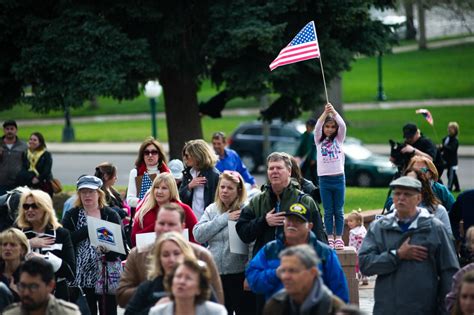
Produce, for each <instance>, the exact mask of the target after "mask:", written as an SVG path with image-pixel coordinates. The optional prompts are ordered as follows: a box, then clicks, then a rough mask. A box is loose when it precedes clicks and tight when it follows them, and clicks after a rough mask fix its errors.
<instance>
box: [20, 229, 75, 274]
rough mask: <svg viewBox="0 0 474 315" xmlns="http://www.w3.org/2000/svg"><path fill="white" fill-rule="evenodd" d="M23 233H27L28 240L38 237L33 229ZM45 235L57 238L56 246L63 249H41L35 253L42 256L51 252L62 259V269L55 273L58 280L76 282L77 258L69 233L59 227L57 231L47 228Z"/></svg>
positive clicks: (24, 230)
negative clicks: (64, 279)
mask: <svg viewBox="0 0 474 315" xmlns="http://www.w3.org/2000/svg"><path fill="white" fill-rule="evenodd" d="M23 233H25V235H26V237H27V238H28V239H31V238H34V237H36V235H37V234H36V233H35V232H34V231H33V230H32V229H23ZM44 234H47V235H51V236H53V237H55V242H54V244H55V245H56V244H58V245H62V249H59V248H58V249H54V250H48V249H47V248H39V249H38V250H35V252H38V253H39V254H42V255H45V254H46V253H47V252H51V253H52V254H54V255H55V256H57V257H59V258H61V259H62V262H61V267H60V268H59V269H58V271H56V273H55V275H56V278H66V279H67V280H70V281H72V280H74V276H75V273H76V258H75V253H74V246H73V245H72V241H71V236H70V235H69V231H68V230H66V229H65V228H62V227H59V228H57V229H56V230H53V229H48V228H47V229H46V231H45V232H44ZM56 280H57V279H56Z"/></svg>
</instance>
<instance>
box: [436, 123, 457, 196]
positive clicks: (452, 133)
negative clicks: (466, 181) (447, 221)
mask: <svg viewBox="0 0 474 315" xmlns="http://www.w3.org/2000/svg"><path fill="white" fill-rule="evenodd" d="M458 133H459V125H458V123H457V122H450V123H449V124H448V135H447V136H446V137H444V138H443V142H442V143H441V154H442V156H443V160H444V161H445V162H446V169H447V170H448V189H449V190H450V191H452V190H453V186H454V191H461V187H460V185H459V180H458V175H457V174H456V171H457V169H458V148H459V142H458Z"/></svg>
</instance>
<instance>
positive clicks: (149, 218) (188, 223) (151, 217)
mask: <svg viewBox="0 0 474 315" xmlns="http://www.w3.org/2000/svg"><path fill="white" fill-rule="evenodd" d="M172 202H174V203H177V204H178V205H180V206H181V208H183V210H184V224H185V226H184V227H185V228H186V229H188V232H189V241H190V242H193V243H196V244H199V243H198V242H196V240H195V239H194V236H193V227H194V225H195V224H196V223H197V222H198V221H197V218H196V216H195V215H194V212H193V210H192V209H191V208H190V207H189V206H188V205H186V204H184V203H182V202H180V201H177V200H175V201H172ZM140 206H141V205H138V208H137V212H136V213H135V217H134V219H133V226H132V236H131V238H132V246H133V247H135V246H136V244H135V241H136V235H137V234H140V233H149V232H153V231H155V222H156V217H157V215H158V209H159V208H158V207H155V208H153V209H151V210H150V211H148V212H147V214H145V216H144V217H143V228H142V227H140V222H139V221H138V213H139V212H140Z"/></svg>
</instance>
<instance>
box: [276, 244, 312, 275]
mask: <svg viewBox="0 0 474 315" xmlns="http://www.w3.org/2000/svg"><path fill="white" fill-rule="evenodd" d="M285 256H296V257H298V259H299V260H300V261H301V263H302V264H303V265H304V266H305V267H306V268H307V269H309V268H312V267H316V266H317V265H318V264H319V262H320V260H319V258H318V254H316V251H315V250H314V248H313V247H311V246H309V245H308V244H303V245H296V246H291V247H288V248H286V249H284V250H283V251H282V252H281V253H280V254H279V255H278V257H279V258H280V259H282V258H283V257H285Z"/></svg>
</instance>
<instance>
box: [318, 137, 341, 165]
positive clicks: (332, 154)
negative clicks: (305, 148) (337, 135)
mask: <svg viewBox="0 0 474 315" xmlns="http://www.w3.org/2000/svg"><path fill="white" fill-rule="evenodd" d="M340 153H341V149H340V148H339V145H338V144H337V142H336V141H331V140H330V139H329V138H326V139H324V140H323V142H322V143H321V156H322V157H323V161H324V162H332V161H334V160H338V159H339V154H340Z"/></svg>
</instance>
